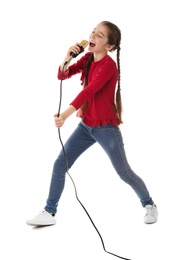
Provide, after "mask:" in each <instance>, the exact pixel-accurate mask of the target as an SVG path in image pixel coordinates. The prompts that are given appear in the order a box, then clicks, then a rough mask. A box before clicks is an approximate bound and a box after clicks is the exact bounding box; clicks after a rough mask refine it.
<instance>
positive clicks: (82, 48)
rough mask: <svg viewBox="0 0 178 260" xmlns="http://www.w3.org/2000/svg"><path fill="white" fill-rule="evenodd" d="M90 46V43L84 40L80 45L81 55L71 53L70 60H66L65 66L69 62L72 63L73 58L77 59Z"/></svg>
mask: <svg viewBox="0 0 178 260" xmlns="http://www.w3.org/2000/svg"><path fill="white" fill-rule="evenodd" d="M87 45H88V41H86V40H83V41H81V43H80V45H78V46H79V47H80V52H79V53H73V52H72V51H71V53H70V58H69V59H68V60H66V62H65V63H64V65H66V64H67V63H68V62H70V61H71V60H72V59H73V58H75V57H77V56H78V55H79V54H80V53H82V52H83V51H84V49H85V48H86V47H87Z"/></svg>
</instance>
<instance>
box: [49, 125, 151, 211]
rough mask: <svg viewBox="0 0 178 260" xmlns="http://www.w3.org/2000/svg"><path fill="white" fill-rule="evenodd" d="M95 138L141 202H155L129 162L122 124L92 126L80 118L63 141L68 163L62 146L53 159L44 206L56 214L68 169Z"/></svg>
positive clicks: (144, 203) (143, 203)
mask: <svg viewBox="0 0 178 260" xmlns="http://www.w3.org/2000/svg"><path fill="white" fill-rule="evenodd" d="M96 142H98V143H99V144H100V145H101V147H102V148H103V149H104V151H105V152H106V154H107V155H108V157H109V158H110V160H111V163H112V165H113V167H114V169H115V170H116V172H117V174H118V175H119V176H120V178H121V179H122V180H123V181H124V182H126V183H127V184H129V185H130V186H131V187H132V189H133V190H134V191H135V193H136V195H137V196H138V197H139V199H140V202H141V204H142V206H143V207H144V206H145V205H147V204H150V205H152V204H153V203H154V202H153V200H152V198H151V197H150V195H149V192H148V190H147V187H146V185H145V183H144V182H143V180H142V179H141V178H140V177H139V176H138V175H136V174H135V173H134V172H133V170H132V169H131V167H130V165H129V164H128V162H127V158H126V155H125V150H124V144H123V139H122V135H121V132H120V129H119V127H118V126H111V125H110V124H108V125H105V126H97V127H96V126H95V127H89V126H87V125H86V124H84V123H83V122H82V121H81V122H80V123H79V124H78V126H77V128H76V129H75V130H74V132H73V133H72V135H71V136H70V137H69V139H68V140H67V142H66V143H65V145H64V150H65V155H66V157H67V162H68V166H67V165H66V157H65V156H64V152H63V150H61V152H60V154H59V156H58V157H57V159H56V161H55V162H54V166H53V173H52V177H51V184H50V189H49V195H48V199H47V201H46V206H45V210H46V211H48V212H50V213H53V214H55V213H56V212H57V207H58V202H59V199H60V197H61V194H62V192H63V189H64V185H65V177H66V172H67V170H68V169H70V168H71V166H72V165H73V163H74V162H75V161H76V160H77V158H78V157H79V156H80V155H81V154H82V153H83V152H84V151H86V150H87V149H88V148H89V147H90V146H91V145H93V144H94V143H96ZM101 164H102V162H101Z"/></svg>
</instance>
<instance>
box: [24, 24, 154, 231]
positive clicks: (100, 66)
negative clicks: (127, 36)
mask: <svg viewBox="0 0 178 260" xmlns="http://www.w3.org/2000/svg"><path fill="white" fill-rule="evenodd" d="M120 43H121V31H120V29H119V28H118V27H117V26H116V25H115V24H113V23H111V22H109V21H103V22H101V23H99V24H98V25H97V26H96V28H94V30H93V31H92V33H91V35H90V36H89V46H88V52H87V53H86V54H85V55H84V56H83V57H82V58H80V59H79V60H78V61H77V62H76V63H75V64H73V65H70V66H69V64H70V60H71V59H70V57H71V52H73V54H76V55H78V54H79V53H80V52H81V49H80V44H79V43H77V44H75V45H74V46H71V47H70V48H69V50H68V52H67V55H66V57H65V59H64V61H63V63H62V64H61V65H60V67H59V70H58V79H59V80H61V79H62V80H65V79H67V78H70V77H71V76H73V75H75V74H77V73H81V84H82V85H83V90H82V91H81V92H80V93H79V94H78V95H77V96H76V98H75V99H74V100H73V101H72V102H71V103H70V105H69V107H68V108H67V109H66V110H65V111H64V112H63V113H61V114H60V115H58V114H55V115H54V117H55V125H56V127H57V128H60V127H61V126H63V124H64V123H65V120H66V119H67V118H68V117H69V116H70V115H71V114H73V113H74V112H76V111H77V116H78V117H80V118H81V121H80V123H79V124H78V126H77V128H76V129H75V130H74V132H73V133H72V135H71V136H70V137H69V139H68V140H67V142H66V144H65V145H64V150H65V154H66V157H67V163H68V168H70V167H71V166H72V165H73V163H74V162H75V161H76V160H77V159H78V157H79V156H80V155H81V154H82V153H83V152H84V151H86V150H87V149H88V148H89V147H90V146H91V145H93V144H95V143H96V142H98V143H99V144H100V145H101V147H102V148H103V149H104V151H105V152H106V154H107V155H108V157H109V159H110V160H111V163H112V165H113V167H114V169H115V170H116V172H117V174H118V175H119V176H120V178H121V179H122V180H123V181H124V182H125V183H127V184H129V185H130V187H131V188H132V189H133V190H134V191H135V193H136V195H137V196H138V198H139V200H140V202H141V205H142V206H143V207H144V208H145V209H146V215H145V216H144V222H145V223H147V224H150V223H154V222H156V221H157V217H158V211H157V207H156V205H155V204H154V202H153V199H152V198H151V196H150V194H149V191H148V189H147V187H146V185H145V183H144V182H143V180H142V179H141V178H140V177H139V176H138V175H136V174H135V173H134V172H133V170H132V169H131V167H130V165H129V164H128V162H127V158H126V155H125V150H124V144H123V140H122V134H121V132H120V129H119V125H120V124H121V123H122V103H121V95H120ZM115 50H116V51H117V65H116V63H115V61H114V60H113V59H112V58H111V57H110V56H109V55H108V52H112V51H115ZM66 61H67V62H66ZM116 87H117V89H116ZM65 154H64V152H63V150H62V151H61V152H60V154H59V156H58V157H57V159H56V161H55V163H54V166H53V173H52V177H51V184H50V189H49V195H48V198H47V201H46V205H45V207H44V210H43V211H42V212H41V213H40V214H39V215H37V216H36V217H35V218H33V219H30V220H28V221H27V222H26V223H27V224H28V225H33V226H40V225H43V226H44V225H54V224H55V223H56V220H55V214H56V213H57V207H58V202H59V199H60V197H61V194H62V191H63V189H64V184H65V176H66V172H67V165H66V159H65Z"/></svg>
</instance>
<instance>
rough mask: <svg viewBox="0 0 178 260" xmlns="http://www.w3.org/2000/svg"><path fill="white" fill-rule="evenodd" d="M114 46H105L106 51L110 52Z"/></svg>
mask: <svg viewBox="0 0 178 260" xmlns="http://www.w3.org/2000/svg"><path fill="white" fill-rule="evenodd" d="M114 46H115V45H110V44H108V45H107V46H106V50H107V51H111V50H112V49H113V48H114Z"/></svg>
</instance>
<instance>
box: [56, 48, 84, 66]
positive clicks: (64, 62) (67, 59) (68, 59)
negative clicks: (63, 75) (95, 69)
mask: <svg viewBox="0 0 178 260" xmlns="http://www.w3.org/2000/svg"><path fill="white" fill-rule="evenodd" d="M79 46H80V43H76V44H75V45H73V46H71V47H70V48H69V49H68V51H67V55H66V57H65V59H64V61H63V62H62V63H61V65H60V66H59V69H60V71H62V70H63V71H66V70H67V69H68V67H69V64H70V62H71V59H70V58H71V55H70V53H71V52H73V53H74V54H79V53H80V51H81V50H80V47H79ZM66 61H68V62H67V63H66Z"/></svg>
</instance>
